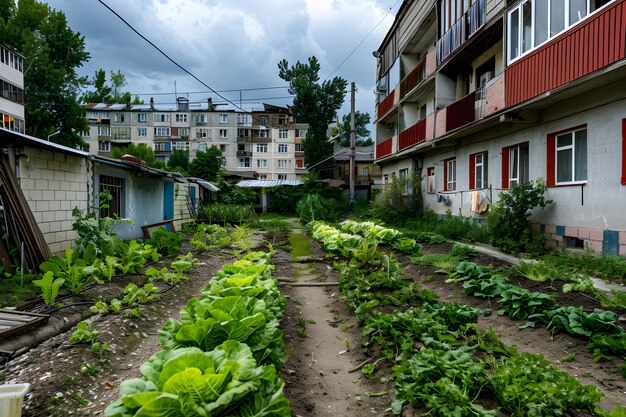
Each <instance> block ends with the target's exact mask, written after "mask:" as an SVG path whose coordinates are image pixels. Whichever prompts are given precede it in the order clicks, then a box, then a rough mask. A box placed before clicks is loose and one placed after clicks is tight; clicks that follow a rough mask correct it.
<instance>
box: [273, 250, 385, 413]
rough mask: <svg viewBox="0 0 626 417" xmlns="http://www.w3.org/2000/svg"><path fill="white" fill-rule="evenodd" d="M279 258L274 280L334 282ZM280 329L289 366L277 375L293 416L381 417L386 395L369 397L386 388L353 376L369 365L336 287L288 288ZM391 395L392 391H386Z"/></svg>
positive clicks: (333, 275) (322, 267) (316, 267)
mask: <svg viewBox="0 0 626 417" xmlns="http://www.w3.org/2000/svg"><path fill="white" fill-rule="evenodd" d="M289 256H290V255H289V254H287V253H282V254H277V256H276V257H277V260H278V265H277V266H278V269H277V271H276V275H277V276H282V277H291V278H292V279H293V280H294V281H296V282H298V283H307V282H333V281H334V282H336V281H338V279H339V276H338V273H337V272H336V271H334V270H332V269H331V268H330V267H329V266H327V265H326V264H324V263H308V264H302V263H291V262H288V257H289ZM283 293H284V294H286V295H287V296H288V297H289V300H288V303H287V311H286V315H285V317H284V318H283V322H282V327H283V329H284V332H285V341H286V344H287V350H288V356H289V358H288V360H287V363H286V364H285V367H284V369H283V371H282V373H281V376H282V378H283V379H284V380H285V393H286V395H287V397H288V398H289V400H290V401H291V410H292V415H293V416H294V417H295V416H302V417H304V416H343V417H356V416H360V417H361V416H364V415H385V411H384V410H385V409H386V408H387V407H389V404H390V402H391V398H390V394H386V395H382V396H380V397H378V396H368V394H370V395H371V394H376V393H381V392H384V391H386V390H387V389H388V388H386V387H384V386H382V385H381V384H380V383H378V382H377V381H369V380H367V379H365V377H364V376H363V374H362V373H361V372H360V371H355V372H350V371H351V370H354V368H356V367H357V366H358V365H359V364H360V363H361V362H362V361H364V360H365V359H367V357H366V356H364V355H363V354H362V352H361V349H360V346H361V335H360V330H359V327H358V326H357V323H356V320H355V318H354V315H353V314H352V313H351V312H349V311H348V309H347V307H346V306H345V304H344V303H343V301H341V294H340V292H339V289H338V288H337V287H336V286H330V287H290V286H284V287H283ZM389 392H390V391H389Z"/></svg>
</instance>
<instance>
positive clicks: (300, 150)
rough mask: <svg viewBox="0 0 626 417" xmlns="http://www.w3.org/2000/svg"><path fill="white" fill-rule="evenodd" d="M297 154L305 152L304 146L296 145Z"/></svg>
mask: <svg viewBox="0 0 626 417" xmlns="http://www.w3.org/2000/svg"><path fill="white" fill-rule="evenodd" d="M296 152H304V145H302V144H301V143H296Z"/></svg>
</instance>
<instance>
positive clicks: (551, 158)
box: [546, 133, 556, 187]
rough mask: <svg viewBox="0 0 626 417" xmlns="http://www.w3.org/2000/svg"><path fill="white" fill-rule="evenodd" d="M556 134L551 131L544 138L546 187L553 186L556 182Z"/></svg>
mask: <svg viewBox="0 0 626 417" xmlns="http://www.w3.org/2000/svg"><path fill="white" fill-rule="evenodd" d="M555 138H556V135H555V134H554V133H551V134H549V135H548V138H547V140H546V142H547V149H546V185H547V186H548V187H554V185H555V184H556V177H555V176H556V172H555V168H556V142H555V141H556V139H555Z"/></svg>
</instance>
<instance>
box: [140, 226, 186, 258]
mask: <svg viewBox="0 0 626 417" xmlns="http://www.w3.org/2000/svg"><path fill="white" fill-rule="evenodd" d="M146 243H147V244H148V245H150V246H152V247H153V248H155V249H156V251H157V252H159V253H160V254H161V255H167V256H176V255H178V253H180V246H181V243H182V238H181V236H180V234H178V233H174V232H170V231H168V230H167V229H166V228H165V227H159V228H158V229H157V230H155V231H154V232H152V236H150V239H147V240H146Z"/></svg>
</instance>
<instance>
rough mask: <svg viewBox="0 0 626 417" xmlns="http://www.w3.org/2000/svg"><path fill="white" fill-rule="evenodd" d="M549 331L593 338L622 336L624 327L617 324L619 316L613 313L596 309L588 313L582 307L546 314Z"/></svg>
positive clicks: (570, 307)
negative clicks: (608, 335)
mask: <svg viewBox="0 0 626 417" xmlns="http://www.w3.org/2000/svg"><path fill="white" fill-rule="evenodd" d="M546 317H547V320H549V323H548V329H550V331H551V332H552V334H555V333H557V332H559V331H561V330H565V331H566V332H567V333H570V334H574V335H579V336H585V337H591V336H592V335H595V334H599V333H603V334H621V333H623V330H622V327H621V326H620V325H619V324H618V323H617V314H615V313H614V312H612V311H604V310H599V309H595V310H594V311H593V312H591V313H586V312H585V311H584V310H583V308H582V307H572V306H567V307H559V308H557V309H555V310H553V311H549V312H546Z"/></svg>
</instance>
